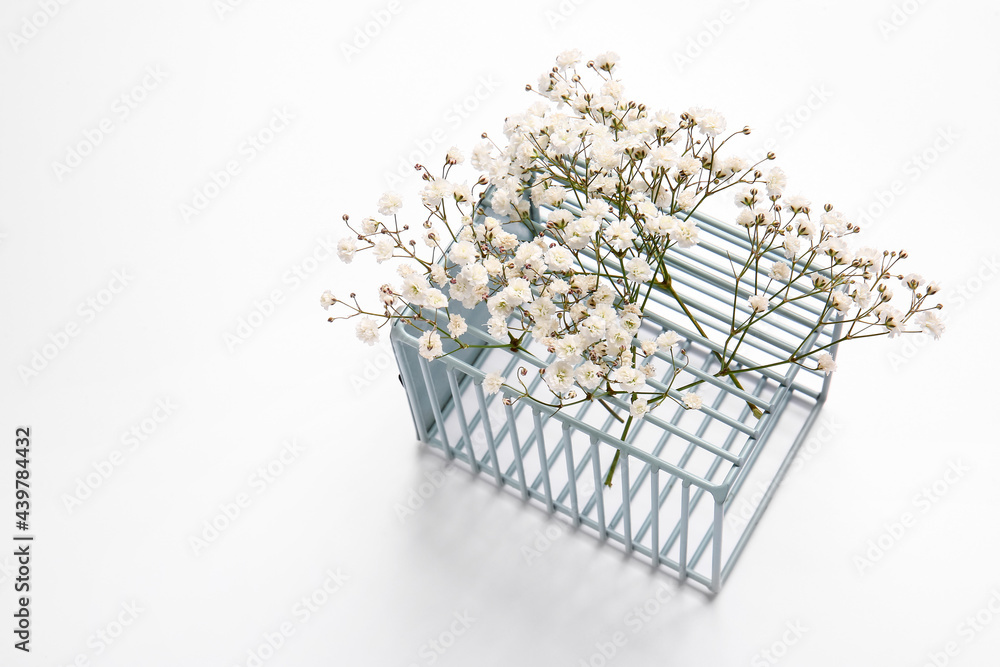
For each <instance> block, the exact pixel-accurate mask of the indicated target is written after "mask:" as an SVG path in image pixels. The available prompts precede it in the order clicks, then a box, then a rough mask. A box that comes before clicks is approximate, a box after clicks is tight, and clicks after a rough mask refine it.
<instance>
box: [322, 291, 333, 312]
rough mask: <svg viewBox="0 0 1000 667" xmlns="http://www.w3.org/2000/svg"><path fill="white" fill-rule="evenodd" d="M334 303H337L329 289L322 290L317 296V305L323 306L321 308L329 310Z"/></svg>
mask: <svg viewBox="0 0 1000 667" xmlns="http://www.w3.org/2000/svg"><path fill="white" fill-rule="evenodd" d="M335 303H337V299H336V297H334V296H333V292H331V291H330V290H327V291H325V292H323V294H321V295H320V297H319V305H321V306H323V310H329V308H330V306H332V305H333V304H335Z"/></svg>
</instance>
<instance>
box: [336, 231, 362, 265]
mask: <svg viewBox="0 0 1000 667" xmlns="http://www.w3.org/2000/svg"><path fill="white" fill-rule="evenodd" d="M357 251H358V247H357V245H355V242H354V239H353V238H351V237H350V236H347V237H345V238H342V239H340V240H339V241H337V257H339V258H340V261H342V262H343V263H344V264H350V263H351V260H353V259H354V253H356V252H357Z"/></svg>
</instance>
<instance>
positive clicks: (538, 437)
mask: <svg viewBox="0 0 1000 667" xmlns="http://www.w3.org/2000/svg"><path fill="white" fill-rule="evenodd" d="M531 414H532V416H533V417H534V420H535V443H536V444H537V448H538V462H539V463H540V464H541V466H542V484H543V485H544V487H545V506H546V507H548V508H549V512H551V513H555V511H556V505H555V502H553V498H552V482H551V481H549V462H548V458H549V457H548V455H547V454H546V453H545V434H544V433H543V432H542V416H541V414H540V413H539V412H538V410H535V409H532V410H531Z"/></svg>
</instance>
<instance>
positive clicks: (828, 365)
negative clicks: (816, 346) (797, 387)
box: [816, 352, 837, 375]
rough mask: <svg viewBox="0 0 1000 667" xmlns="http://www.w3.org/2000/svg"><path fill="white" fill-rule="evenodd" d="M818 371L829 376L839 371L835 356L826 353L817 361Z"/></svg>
mask: <svg viewBox="0 0 1000 667" xmlns="http://www.w3.org/2000/svg"><path fill="white" fill-rule="evenodd" d="M816 370H819V371H823V372H824V373H826V374H827V375H829V374H830V373H832V372H834V371H835V370H837V362H836V361H834V360H833V355H832V354H830V353H829V352H824V353H823V354H821V355H819V357H818V358H817V359H816Z"/></svg>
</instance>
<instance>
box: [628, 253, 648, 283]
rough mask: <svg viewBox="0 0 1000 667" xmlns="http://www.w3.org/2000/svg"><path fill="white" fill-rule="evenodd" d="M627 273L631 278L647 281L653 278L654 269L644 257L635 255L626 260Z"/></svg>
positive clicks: (642, 281) (641, 281)
mask: <svg viewBox="0 0 1000 667" xmlns="http://www.w3.org/2000/svg"><path fill="white" fill-rule="evenodd" d="M625 275H626V276H627V277H628V279H629V280H635V281H637V282H640V283H646V282H649V281H650V280H652V278H653V269H651V268H650V267H649V262H647V261H646V260H644V259H643V258H642V257H635V258H633V259H630V260H629V261H627V262H625Z"/></svg>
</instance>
